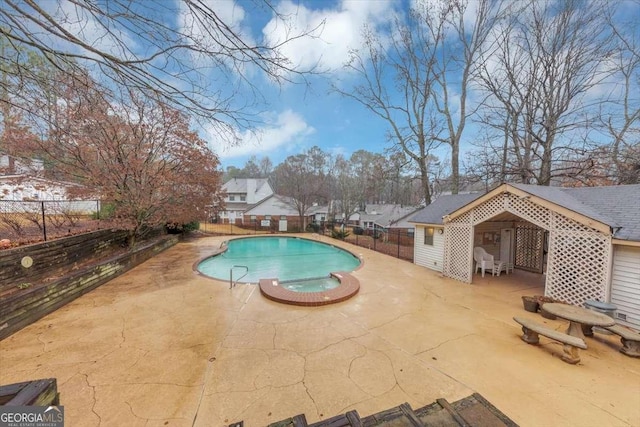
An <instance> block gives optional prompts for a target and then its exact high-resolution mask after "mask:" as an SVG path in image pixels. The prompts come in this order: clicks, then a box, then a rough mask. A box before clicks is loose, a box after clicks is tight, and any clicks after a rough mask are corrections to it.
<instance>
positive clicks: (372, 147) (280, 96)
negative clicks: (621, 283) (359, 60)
mask: <svg viewBox="0 0 640 427" xmlns="http://www.w3.org/2000/svg"><path fill="white" fill-rule="evenodd" d="M414 1H416V0H371V1H369V0H332V1H329V0H282V1H278V0H276V1H274V2H273V6H274V7H275V8H276V10H278V11H279V12H282V13H283V14H285V15H287V16H289V17H290V19H291V21H290V22H291V23H293V24H294V28H295V27H297V28H298V29H304V28H315V27H316V26H318V25H321V24H322V23H323V25H322V29H321V32H319V33H318V37H317V38H304V39H300V40H296V41H295V42H293V43H290V44H288V45H287V46H286V47H285V49H284V50H283V53H284V54H285V55H286V56H287V57H289V58H290V60H291V61H292V62H293V63H294V64H300V65H301V66H302V67H308V66H310V65H312V64H316V63H317V64H318V66H319V68H321V69H323V70H326V71H327V72H326V74H325V75H324V76H322V77H312V78H310V83H311V87H310V88H307V87H305V86H302V85H291V84H286V85H284V86H281V87H275V86H274V85H273V84H271V83H269V82H266V81H263V82H261V81H260V80H259V79H257V80H256V84H257V85H258V87H260V89H261V91H262V93H263V94H264V95H265V98H266V99H265V102H264V104H263V105H262V106H261V110H260V111H261V120H262V123H261V124H260V125H259V126H258V129H257V130H258V133H257V134H249V133H243V140H242V142H241V144H239V145H237V146H228V145H226V144H221V143H215V142H214V143H212V147H213V148H214V150H215V151H216V152H217V154H218V155H219V157H220V159H221V163H222V167H223V168H224V169H226V167H228V166H237V167H242V166H243V165H244V164H245V162H246V161H247V159H248V158H249V157H250V156H251V155H255V156H257V157H258V158H260V157H262V156H269V158H270V159H271V160H272V162H273V164H274V165H277V164H278V163H280V162H281V161H282V160H283V159H284V158H286V157H287V156H289V155H292V154H297V153H300V152H302V151H303V150H305V149H307V148H309V147H311V146H314V145H317V146H319V147H321V148H322V149H323V150H325V151H328V152H331V153H334V154H337V153H342V154H343V155H345V156H346V157H349V156H350V155H351V154H352V153H353V152H355V151H357V150H359V149H365V150H368V151H372V152H383V151H384V149H385V148H387V147H388V146H389V145H390V143H389V142H388V141H387V138H386V133H387V129H388V125H387V123H386V122H384V121H383V120H382V119H380V118H377V117H375V116H374V115H373V114H371V113H370V112H368V111H367V110H366V109H365V108H364V107H363V106H362V105H360V104H358V103H356V102H355V101H352V100H349V99H347V98H344V97H342V96H341V95H339V94H337V93H332V92H330V90H329V89H330V84H331V83H332V82H333V83H338V84H340V85H342V87H345V88H347V87H349V86H350V85H353V83H354V82H355V80H354V79H355V76H354V75H350V74H348V73H347V72H346V71H345V69H344V67H343V65H344V63H345V62H346V61H347V60H348V57H349V50H350V49H358V48H360V47H361V46H362V37H361V31H362V27H363V25H364V24H365V23H366V24H367V25H369V26H370V28H372V29H373V30H374V31H375V32H376V33H378V34H381V35H382V36H383V37H384V36H385V34H386V33H385V32H388V28H389V26H390V25H391V23H392V20H393V19H394V18H395V17H397V16H399V14H402V13H403V10H406V8H407V7H408V5H409V4H411V3H412V2H414ZM421 1H426V2H437V1H438V0H421ZM550 1H564V0H550ZM209 3H210V4H211V5H212V7H213V8H214V9H216V11H217V12H218V13H219V14H220V16H222V17H223V18H224V19H225V21H226V22H231V23H232V24H233V25H234V26H235V28H238V29H240V30H241V31H242V32H244V33H245V34H247V35H248V36H249V37H250V38H251V39H253V40H258V41H262V40H265V41H266V42H268V43H272V42H273V41H274V40H282V39H283V37H284V31H285V27H284V26H283V25H275V24H274V21H273V20H272V16H271V14H270V11H269V10H268V9H266V8H262V9H260V8H256V5H255V3H254V2H249V1H247V0H240V1H234V0H209ZM615 5H616V6H620V7H619V8H618V12H619V13H620V14H622V15H623V19H624V20H625V21H626V22H633V18H632V17H633V16H634V15H636V16H638V18H639V19H640V1H637V0H635V1H634V0H619V1H616V2H615ZM474 10H475V2H474V0H470V1H469V6H468V10H467V13H465V23H468V22H469V23H471V22H473V20H474V17H475V16H474ZM629 20H631V21H629ZM639 29H640V27H638V28H636V31H638V30H639ZM610 83H613V84H615V83H616V82H615V81H613V82H610ZM390 84H392V82H390ZM602 88H606V86H601V87H599V88H598V89H602ZM608 91H609V92H610V90H608ZM592 92H593V93H592V94H590V95H588V97H589V96H591V97H595V98H599V97H603V96H605V95H604V94H602V93H597V92H596V91H595V90H594V91H592ZM479 98H480V95H479V94H477V93H474V92H473V91H471V92H470V94H469V103H470V104H473V103H474V101H475V100H477V99H479ZM477 137H478V131H477V129H476V128H475V127H474V124H473V122H472V121H468V122H467V128H466V129H465V132H464V134H463V138H462V143H461V159H462V160H464V155H465V153H466V152H468V151H469V150H470V149H471V148H472V147H471V144H470V142H471V141H472V140H473V138H477ZM209 139H210V140H214V139H215V137H213V138H209ZM434 154H435V155H437V156H438V157H439V158H440V160H442V161H443V162H444V163H447V160H448V156H449V153H448V150H447V149H446V147H441V148H439V149H438V150H436V151H435V152H434Z"/></svg>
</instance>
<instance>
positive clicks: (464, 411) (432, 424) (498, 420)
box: [415, 393, 518, 427]
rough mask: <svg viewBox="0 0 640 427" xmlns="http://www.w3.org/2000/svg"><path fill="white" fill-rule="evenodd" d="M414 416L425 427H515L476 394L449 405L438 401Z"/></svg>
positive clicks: (515, 425)
mask: <svg viewBox="0 0 640 427" xmlns="http://www.w3.org/2000/svg"><path fill="white" fill-rule="evenodd" d="M415 412H416V415H417V416H418V418H419V419H420V421H421V422H422V423H423V424H424V425H425V426H426V427H449V426H473V427H517V426H518V425H517V424H516V423H514V422H513V421H512V420H511V419H509V417H507V416H506V415H505V414H503V413H502V412H501V411H500V410H498V408H496V407H495V406H493V405H492V404H491V403H490V402H488V401H487V400H486V399H485V398H483V397H482V396H481V395H479V394H478V393H474V394H472V395H471V396H469V397H466V398H464V399H461V400H458V401H456V402H454V403H449V402H447V401H446V400H445V399H438V400H437V401H436V402H435V403H432V404H431V405H428V406H425V407H423V408H420V409H416V411H415Z"/></svg>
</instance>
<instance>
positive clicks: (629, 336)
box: [604, 324, 640, 357]
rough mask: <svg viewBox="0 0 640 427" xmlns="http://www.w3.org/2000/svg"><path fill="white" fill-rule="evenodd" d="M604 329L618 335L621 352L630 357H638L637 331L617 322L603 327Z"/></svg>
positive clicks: (639, 354)
mask: <svg viewBox="0 0 640 427" xmlns="http://www.w3.org/2000/svg"><path fill="white" fill-rule="evenodd" d="M604 329H606V330H607V331H609V332H613V333H614V334H616V335H619V336H620V341H621V342H622V348H621V349H620V352H621V353H623V354H626V355H627V356H631V357H640V334H639V333H637V332H634V331H632V330H631V329H628V328H625V327H624V326H622V325H618V324H615V325H613V326H609V327H605V328H604Z"/></svg>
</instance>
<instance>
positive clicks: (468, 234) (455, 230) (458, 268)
mask: <svg viewBox="0 0 640 427" xmlns="http://www.w3.org/2000/svg"><path fill="white" fill-rule="evenodd" d="M445 227H446V232H445V236H447V238H446V239H445V247H444V251H445V253H444V266H443V268H444V272H445V274H446V275H447V276H448V277H451V278H452V279H456V280H460V281H462V282H466V283H471V270H470V269H469V263H470V260H471V259H473V249H472V245H473V227H472V226H471V225H470V224H469V225H466V224H451V223H449V224H447V225H446V226H445Z"/></svg>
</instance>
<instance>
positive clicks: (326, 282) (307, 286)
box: [280, 277, 340, 292]
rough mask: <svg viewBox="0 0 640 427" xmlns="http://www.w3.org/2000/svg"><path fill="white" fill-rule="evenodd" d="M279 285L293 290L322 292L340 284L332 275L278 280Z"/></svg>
mask: <svg viewBox="0 0 640 427" xmlns="http://www.w3.org/2000/svg"><path fill="white" fill-rule="evenodd" d="M280 286H282V287H283V288H286V289H289V290H290V291H293V292H324V291H328V290H330V289H335V288H337V287H338V286H340V282H339V281H338V279H336V278H333V277H319V278H316V279H304V280H295V281H291V282H280Z"/></svg>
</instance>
